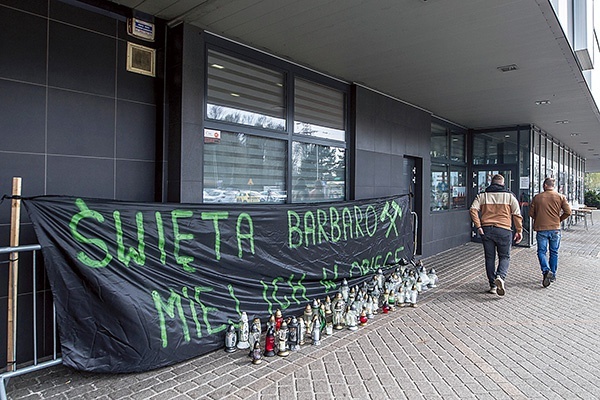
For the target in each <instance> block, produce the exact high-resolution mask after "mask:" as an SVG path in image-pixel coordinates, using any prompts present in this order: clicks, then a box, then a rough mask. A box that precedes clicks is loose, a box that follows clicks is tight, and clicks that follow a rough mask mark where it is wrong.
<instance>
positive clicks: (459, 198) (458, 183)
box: [450, 167, 467, 208]
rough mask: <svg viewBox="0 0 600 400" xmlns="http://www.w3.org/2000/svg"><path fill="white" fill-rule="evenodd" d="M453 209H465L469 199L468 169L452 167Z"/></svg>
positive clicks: (451, 194)
mask: <svg viewBox="0 0 600 400" xmlns="http://www.w3.org/2000/svg"><path fill="white" fill-rule="evenodd" d="M450 196H451V198H452V202H451V204H450V207H451V208H465V207H466V199H467V169H466V168H464V167H450Z"/></svg>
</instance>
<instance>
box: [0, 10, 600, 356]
mask: <svg viewBox="0 0 600 400" xmlns="http://www.w3.org/2000/svg"><path fill="white" fill-rule="evenodd" d="M116 3H117V2H108V1H81V2H79V1H58V0H32V1H26V2H22V1H13V0H0V22H1V23H0V54H2V55H3V56H2V58H1V60H0V105H1V107H0V113H2V115H1V117H0V132H1V133H2V137H3V139H4V140H2V141H1V142H0V188H2V189H3V190H2V194H10V185H11V178H12V177H15V176H19V177H22V178H23V193H22V195H23V196H36V195H53V194H56V195H74V196H84V197H96V198H107V199H118V200H131V201H140V202H148V201H158V202H167V201H168V202H185V203H217V202H218V203H229V204H233V205H235V206H236V207H244V206H245V205H246V203H248V204H249V203H261V202H262V203H265V204H273V206H274V207H276V206H277V204H278V203H295V202H325V201H339V200H342V201H343V200H352V199H366V198H374V197H382V196H387V195H395V194H404V193H410V194H411V206H412V210H413V211H414V213H415V216H414V220H415V235H416V243H417V250H416V252H417V255H418V256H423V257H425V256H429V255H432V254H436V253H438V252H441V251H443V250H446V249H449V248H452V247H455V246H458V245H461V244H464V243H466V242H468V241H470V240H472V236H473V235H472V229H471V222H470V219H469V214H468V207H469V205H470V203H471V201H472V199H473V198H474V196H475V195H476V194H477V193H478V191H480V190H482V189H484V188H485V187H486V186H487V185H489V183H490V178H491V175H493V173H497V172H500V173H503V174H504V175H505V177H507V182H508V185H509V187H510V189H511V190H512V191H513V192H514V193H515V195H517V196H518V198H519V201H520V203H521V206H522V212H523V213H526V211H527V207H528V201H529V199H530V198H531V197H532V196H534V195H535V194H536V193H538V192H539V191H540V190H541V182H542V181H543V179H544V177H546V176H553V177H555V178H557V180H558V183H559V190H560V191H561V192H563V193H565V194H566V195H567V196H568V198H569V200H570V201H572V202H579V203H583V173H584V171H585V170H586V160H585V157H584V156H583V155H581V154H579V153H577V152H576V151H575V150H573V149H572V148H570V147H569V146H567V145H565V144H564V143H563V142H562V141H561V140H559V139H557V138H555V137H553V133H552V132H546V131H544V130H542V129H541V128H539V127H538V126H536V125H535V123H533V121H520V123H521V124H520V125H508V126H501V125H499V126H490V127H487V128H485V129H481V128H480V127H471V126H464V125H462V124H461V123H459V122H456V121H449V120H447V119H444V118H442V117H440V116H437V115H435V114H433V113H432V112H430V111H427V110H426V109H424V108H422V107H420V106H419V104H410V103H408V102H405V101H403V99H402V98H398V97H394V96H390V95H388V94H386V93H383V92H381V91H378V90H375V89H372V88H370V87H369V86H367V85H364V84H361V83H357V82H352V81H347V80H344V79H341V78H340V77H333V76H331V75H329V74H326V73H324V72H321V71H319V70H318V69H315V68H307V67H304V66H302V65H300V64H297V63H294V62H291V61H290V60H285V59H282V58H281V57H279V56H276V55H273V54H269V53H267V52H265V51H263V50H261V49H257V48H252V47H251V46H247V45H244V44H241V43H239V42H238V41H236V40H231V39H228V38H226V37H223V36H220V35H216V34H212V33H210V32H207V31H204V30H203V29H201V28H199V27H197V26H193V25H191V24H187V23H181V24H173V25H172V24H168V23H167V21H165V20H161V19H160V18H158V17H154V16H151V15H146V14H141V13H136V12H135V11H134V10H131V9H129V8H127V7H124V6H122V5H119V4H116ZM555 3H556V7H557V8H558V7H559V2H552V4H553V5H554V4H555ZM565 12H567V13H569V12H571V13H572V10H571V11H569V10H567V11H565ZM569 15H571V14H569ZM132 16H136V17H137V18H139V20H142V21H143V20H145V21H148V22H152V23H153V26H154V32H153V34H154V40H153V41H148V40H147V39H146V38H141V37H139V36H135V35H132V34H131V32H130V28H128V26H129V25H128V24H129V23H130V22H131V18H132ZM572 20H573V19H572V18H571V19H569V18H567V21H572ZM589 48H591V49H595V50H594V51H593V52H591V53H590V52H588V54H592V56H593V55H594V54H595V53H596V52H597V42H592V43H590V47H589ZM136 50H141V51H142V53H143V54H139V53H136ZM592 56H590V57H589V58H590V59H592V58H593V57H592ZM136 57H140V59H139V60H137V59H136ZM148 57H149V58H148ZM136 62H139V65H137V64H136ZM148 63H150V65H149V64H148ZM588 75H589V78H590V79H593V77H592V75H591V72H590V73H589V74H588ZM596 145H600V142H599V143H596ZM590 146H592V144H591V145H590ZM525 228H526V230H527V232H526V234H527V235H526V240H525V244H526V245H529V244H531V243H532V241H531V235H530V232H529V228H530V224H529V221H528V219H526V221H525ZM9 231H10V206H9V202H8V201H5V202H4V205H3V206H2V207H1V208H0V244H1V245H2V246H8V244H9V243H8V238H9ZM20 242H21V243H22V244H31V243H35V242H36V238H35V235H34V233H33V229H32V227H31V225H30V223H29V221H28V219H27V216H26V215H23V218H22V226H21V239H20ZM29 264H31V260H26V259H24V260H22V261H21V265H23V273H22V276H21V279H22V281H23V282H26V281H27V279H28V275H30V274H31V273H30V272H27V267H26V266H27V265H29ZM7 276H8V275H7V271H6V269H5V268H3V269H2V271H1V272H0V306H1V307H0V309H6V304H7V292H6V287H7V284H6V283H7V281H8V278H7ZM39 282H40V283H39V286H38V287H36V288H32V287H30V286H28V285H27V284H25V283H23V284H22V287H21V288H20V297H19V301H20V304H22V307H23V310H25V309H26V308H27V305H28V304H30V303H31V293H32V292H33V291H36V292H38V293H40V294H42V295H43V297H44V301H43V303H42V304H40V305H39V308H40V313H39V315H40V318H45V319H48V320H50V316H51V293H50V290H49V288H48V287H47V283H44V280H43V279H41V280H39ZM21 314H22V315H20V316H21V317H22V318H24V319H27V318H31V316H30V315H29V314H28V312H27V311H22V313H21ZM48 326H50V324H48ZM0 330H3V331H6V322H5V320H4V319H0ZM31 335H32V333H31V331H27V330H26V329H23V330H22V331H20V332H19V336H22V337H24V338H27V337H30V336H31ZM39 335H40V337H42V338H44V340H42V347H43V348H42V349H38V351H41V352H42V353H46V354H47V352H48V349H49V347H50V343H49V341H50V339H49V338H50V335H46V334H45V333H44V332H41V333H39ZM3 345H4V343H0V346H3ZM31 354H32V349H31V348H19V353H18V359H19V360H22V361H23V362H26V361H27V360H30V359H31ZM3 361H4V362H5V361H6V360H3V359H1V357H0V364H1V363H2V362H3Z"/></svg>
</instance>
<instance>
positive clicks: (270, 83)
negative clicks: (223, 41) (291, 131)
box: [206, 50, 286, 131]
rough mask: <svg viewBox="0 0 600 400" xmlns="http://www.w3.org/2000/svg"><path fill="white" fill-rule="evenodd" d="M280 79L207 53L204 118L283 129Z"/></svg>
mask: <svg viewBox="0 0 600 400" xmlns="http://www.w3.org/2000/svg"><path fill="white" fill-rule="evenodd" d="M284 77H285V76H284V74H283V73H281V72H277V71H273V70H270V69H268V68H263V67H261V66H258V65H256V64H252V63H248V62H245V61H242V60H240V59H237V58H234V57H229V56H227V55H225V54H221V53H217V52H215V51H212V50H210V51H209V52H208V79H207V80H208V91H207V95H208V99H207V105H206V116H207V118H209V119H213V120H219V121H225V122H231V123H236V124H241V125H249V126H255V127H260V128H265V129H272V130H278V131H283V130H285V129H286V126H285V111H286V110H285V101H284V99H285V87H284Z"/></svg>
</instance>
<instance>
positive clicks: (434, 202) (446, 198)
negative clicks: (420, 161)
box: [431, 164, 450, 211]
mask: <svg viewBox="0 0 600 400" xmlns="http://www.w3.org/2000/svg"><path fill="white" fill-rule="evenodd" d="M447 169H448V167H447V166H445V165H435V164H433V165H432V166H431V211H441V210H447V209H448V208H449V205H450V193H449V189H450V181H449V177H448V171H447Z"/></svg>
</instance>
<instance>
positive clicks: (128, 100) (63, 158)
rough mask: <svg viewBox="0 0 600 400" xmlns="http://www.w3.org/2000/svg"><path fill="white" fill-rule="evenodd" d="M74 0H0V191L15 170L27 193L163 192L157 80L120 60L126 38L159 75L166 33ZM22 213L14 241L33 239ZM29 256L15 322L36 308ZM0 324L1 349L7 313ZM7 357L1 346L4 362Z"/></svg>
mask: <svg viewBox="0 0 600 400" xmlns="http://www.w3.org/2000/svg"><path fill="white" fill-rule="evenodd" d="M75 4H77V3H76V2H73V1H70V2H61V1H58V0H27V1H23V0H0V139H1V140H0V195H4V194H7V195H10V193H11V185H12V177H14V176H19V177H22V179H23V196H35V195H44V194H60V195H74V196H84V197H100V198H109V199H119V200H132V201H154V200H155V199H157V198H158V199H160V196H161V194H160V190H157V189H156V183H155V182H156V181H157V180H158V181H159V182H160V179H157V172H156V171H157V170H160V168H157V165H159V166H162V164H163V163H164V162H165V161H164V160H162V157H161V156H160V155H159V156H157V153H158V154H160V152H161V149H160V146H161V144H160V143H162V139H161V137H162V134H161V133H157V132H160V131H161V127H160V125H161V123H162V122H161V117H160V114H161V113H160V111H161V109H162V105H161V104H162V81H161V79H160V78H152V77H148V76H144V75H139V74H135V73H131V72H128V71H127V70H126V58H127V41H132V42H137V43H139V44H143V45H146V46H151V47H155V48H157V54H158V57H157V67H158V76H159V77H160V75H161V70H160V66H161V62H160V59H161V54H162V49H161V48H160V46H161V45H162V40H161V39H158V40H157V41H156V42H155V43H148V42H143V41H139V40H136V39H134V38H132V37H130V36H129V35H127V32H126V20H125V18H124V17H118V16H116V14H114V13H113V14H108V13H106V12H103V11H102V10H94V9H91V8H90V7H89V6H86V7H85V8H80V7H78V6H75ZM157 28H158V29H157V30H158V32H157V33H158V37H159V38H160V37H161V33H160V30H161V27H160V26H159V25H158V24H157ZM157 143H158V145H157ZM157 150H158V151H157ZM10 209H11V207H10V201H9V200H5V201H4V202H3V203H2V204H0V247H3V246H8V244H9V232H10ZM21 221H22V224H21V235H20V243H21V244H31V243H36V238H35V235H34V233H33V229H32V227H31V225H30V223H29V220H28V218H27V215H26V213H25V211H24V210H23V211H22V213H21ZM27 257H29V259H28V258H27ZM6 259H7V256H6V255H0V262H2V263H0V310H6V303H7V281H8V268H7V266H8V264H6V263H5V262H4V261H6ZM31 264H32V263H31V256H30V255H27V256H23V258H22V260H20V265H19V293H20V296H19V300H18V310H19V319H20V320H23V319H31V314H32V310H31V308H30V307H31V304H32V296H31V292H32V287H31V281H32V280H31V278H32V272H31V271H32V269H31ZM39 271H40V272H38V274H39V275H40V276H39V277H38V288H37V291H38V292H39V296H40V298H39V299H38V302H39V304H38V315H39V318H48V317H49V315H50V314H49V312H50V309H49V305H50V304H51V303H49V302H48V301H47V300H48V299H49V297H50V293H49V290H48V288H47V283H46V280H45V278H44V276H43V268H41V264H40V268H39ZM29 326H31V325H29ZM0 332H3V334H0V338H2V339H0V347H2V348H6V343H5V341H6V339H5V338H6V335H5V333H6V317H5V316H2V317H0ZM18 335H19V338H20V340H21V338H23V339H25V342H28V341H29V340H28V339H30V338H31V328H29V329H27V327H21V326H20V327H19V331H18ZM49 338H51V335H47V334H46V335H45V334H42V335H41V339H43V340H44V341H47V340H48V339H49ZM18 350H19V352H18V360H19V361H20V362H23V361H27V360H29V359H30V357H31V349H30V348H28V346H21V347H20V348H19V349H18ZM47 350H48V349H47V348H46V347H44V348H43V349H41V351H42V353H44V351H47ZM41 355H43V354H41ZM5 357H6V352H0V365H5V362H6V359H5Z"/></svg>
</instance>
